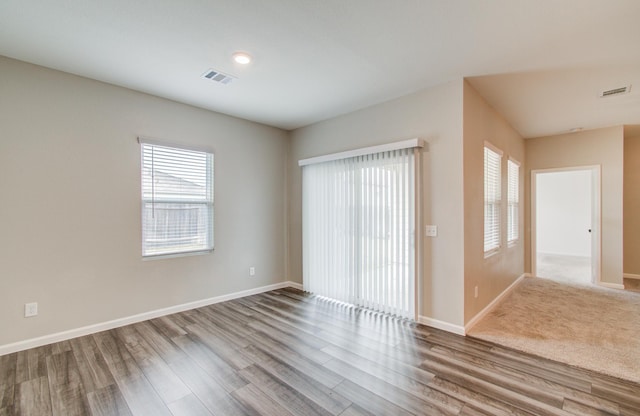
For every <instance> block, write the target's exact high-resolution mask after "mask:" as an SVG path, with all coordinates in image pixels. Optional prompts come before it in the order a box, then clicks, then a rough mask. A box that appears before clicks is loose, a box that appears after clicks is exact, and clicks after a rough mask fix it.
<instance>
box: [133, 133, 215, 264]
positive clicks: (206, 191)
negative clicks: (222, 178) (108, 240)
mask: <svg viewBox="0 0 640 416" xmlns="http://www.w3.org/2000/svg"><path fill="white" fill-rule="evenodd" d="M141 147H142V152H141V153H142V163H141V165H142V255H143V256H144V257H151V256H166V255H174V254H185V253H197V252H207V251H211V250H213V153H209V152H204V151H196V150H189V149H183V148H178V147H169V146H164V145H157V144H153V143H146V142H144V141H142V140H141Z"/></svg>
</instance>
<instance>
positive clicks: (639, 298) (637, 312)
mask: <svg viewBox="0 0 640 416" xmlns="http://www.w3.org/2000/svg"><path fill="white" fill-rule="evenodd" d="M639 318H640V293H637V292H629V291H621V290H614V289H606V288H600V287H594V286H582V285H576V284H566V283H558V282H554V281H552V280H548V279H541V278H526V279H524V280H523V281H522V282H521V283H520V284H518V286H517V287H516V288H515V289H514V290H513V291H512V292H511V293H510V294H509V295H508V296H507V297H506V298H505V299H504V300H503V301H502V302H501V303H500V304H499V305H498V306H497V307H496V308H494V309H493V310H492V311H491V312H490V313H489V314H488V315H487V316H486V317H485V318H484V319H483V320H481V321H480V322H478V324H476V325H475V326H474V327H473V328H472V329H471V330H470V331H469V336H472V337H475V338H479V339H482V340H486V341H491V342H495V343H497V344H500V345H504V346H507V347H510V348H514V349H517V350H520V351H524V352H528V353H531V354H535V355H538V356H541V357H544V358H549V359H552V360H556V361H560V362H564V363H567V364H570V365H573V366H577V367H582V368H586V369H589V370H594V371H598V372H601V373H604V374H608V375H611V376H614V377H618V378H622V379H625V380H630V381H634V382H640V319H639Z"/></svg>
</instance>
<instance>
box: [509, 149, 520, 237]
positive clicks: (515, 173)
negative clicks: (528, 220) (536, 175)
mask: <svg viewBox="0 0 640 416" xmlns="http://www.w3.org/2000/svg"><path fill="white" fill-rule="evenodd" d="M519 205H520V164H519V163H518V162H516V161H514V160H512V159H509V160H508V161H507V210H508V211H507V242H508V243H513V242H515V241H517V240H518V238H519V226H520V224H519V213H518V211H519V209H518V207H519Z"/></svg>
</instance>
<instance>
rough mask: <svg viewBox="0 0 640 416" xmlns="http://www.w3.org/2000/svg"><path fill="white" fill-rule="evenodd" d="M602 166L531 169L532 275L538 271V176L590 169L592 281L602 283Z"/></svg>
mask: <svg viewBox="0 0 640 416" xmlns="http://www.w3.org/2000/svg"><path fill="white" fill-rule="evenodd" d="M601 170H602V169H601V166H600V165H588V166H571V167H565V168H551V169H535V170H531V191H530V192H531V195H530V200H531V207H530V209H531V275H532V276H534V277H535V276H536V272H537V262H538V259H537V254H538V253H537V240H536V233H537V227H536V221H537V212H536V205H537V201H536V193H537V192H536V191H537V188H536V177H537V175H538V174H541V173H554V172H570V171H590V172H591V283H595V284H598V285H599V284H601V277H602V276H601V270H602V267H601V264H602V258H601V256H602V233H601V230H602V216H601V209H602V208H601V205H602V197H601V188H600V183H601Z"/></svg>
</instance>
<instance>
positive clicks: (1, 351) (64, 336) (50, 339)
mask: <svg viewBox="0 0 640 416" xmlns="http://www.w3.org/2000/svg"><path fill="white" fill-rule="evenodd" d="M285 287H294V288H296V289H302V285H301V284H300V283H296V282H290V281H287V282H281V283H275V284H272V285H268V286H262V287H256V288H254V289H248V290H242V291H240V292H235V293H230V294H227V295H220V296H214V297H212V298H208V299H202V300H197V301H194V302H188V303H183V304H181V305H175V306H170V307H168V308H162V309H157V310H154V311H149V312H143V313H139V314H137V315H132V316H127V317H124V318H118V319H114V320H112V321H107V322H102V323H98V324H94V325H88V326H83V327H81V328H76V329H70V330H68V331H63V332H58V333H55V334H49V335H44V336H41V337H37V338H31V339H27V340H24V341H18V342H14V343H11V344H6V345H0V356H1V355H5V354H11V353H14V352H17V351H23V350H26V349H29V348H35V347H40V346H43V345H48V344H52V343H54V342H60V341H65V340H68V339H72V338H77V337H81V336H84V335H90V334H95V333H96V332H101V331H106V330H109V329H113V328H118V327H121V326H125V325H130V324H134V323H136V322H142V321H146V320H149V319H153V318H159V317H161V316H165V315H170V314H172V313H178V312H183V311H187V310H190V309H195V308H201V307H203V306H207V305H213V304H214V303H220V302H225V301H228V300H233V299H238V298H243V297H245V296H251V295H257V294H258V293H263V292H268V291H270V290H277V289H282V288H285Z"/></svg>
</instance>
